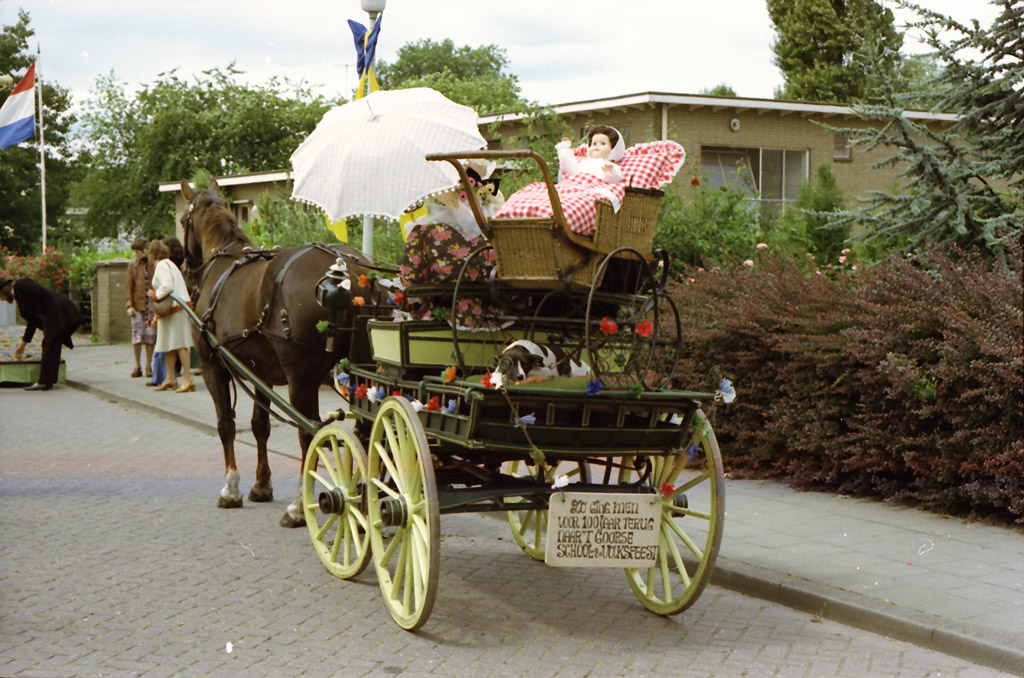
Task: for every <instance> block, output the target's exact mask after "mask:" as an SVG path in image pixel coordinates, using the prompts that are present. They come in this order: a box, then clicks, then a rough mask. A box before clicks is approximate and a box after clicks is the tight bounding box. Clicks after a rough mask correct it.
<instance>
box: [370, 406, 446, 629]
mask: <svg viewBox="0 0 1024 678" xmlns="http://www.w3.org/2000/svg"><path fill="white" fill-rule="evenodd" d="M367 477H368V478H369V482H368V484H367V490H366V501H367V507H368V514H369V515H368V517H369V524H370V545H371V547H372V549H373V564H374V566H375V567H376V569H377V581H378V582H379V583H380V590H381V592H382V593H383V594H384V602H385V604H386V605H387V608H388V612H390V613H391V616H392V617H393V618H394V620H395V621H396V622H398V625H399V626H401V627H402V628H403V629H406V630H408V631H412V630H414V629H417V628H419V627H420V626H422V625H423V624H424V623H425V622H426V621H427V618H428V617H429V616H430V611H431V610H432V609H433V607H434V596H435V595H436V594H437V578H438V561H439V559H440V549H439V541H440V520H439V518H438V506H437V486H436V485H435V483H434V466H433V459H432V457H431V455H430V449H429V447H428V445H427V437H426V435H425V434H424V432H423V425H422V424H421V423H420V420H419V417H418V416H417V415H416V411H415V410H414V409H413V408H412V405H410V404H409V402H408V401H407V400H405V399H404V398H397V397H391V398H388V399H387V400H385V401H384V403H383V405H381V407H380V410H378V411H377V417H376V419H375V420H374V422H373V429H372V431H371V432H370V444H369V461H368V464H367Z"/></svg>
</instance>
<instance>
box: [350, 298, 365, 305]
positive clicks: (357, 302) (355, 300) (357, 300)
mask: <svg viewBox="0 0 1024 678" xmlns="http://www.w3.org/2000/svg"><path fill="white" fill-rule="evenodd" d="M352 303H353V304H355V305H356V306H365V305H366V299H363V298H362V297H352Z"/></svg>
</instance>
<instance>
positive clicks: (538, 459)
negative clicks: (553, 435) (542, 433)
mask: <svg viewBox="0 0 1024 678" xmlns="http://www.w3.org/2000/svg"><path fill="white" fill-rule="evenodd" d="M530 459H532V460H533V463H534V464H537V465H543V464H544V459H545V457H544V450H542V449H540V448H539V447H535V448H533V449H532V450H530Z"/></svg>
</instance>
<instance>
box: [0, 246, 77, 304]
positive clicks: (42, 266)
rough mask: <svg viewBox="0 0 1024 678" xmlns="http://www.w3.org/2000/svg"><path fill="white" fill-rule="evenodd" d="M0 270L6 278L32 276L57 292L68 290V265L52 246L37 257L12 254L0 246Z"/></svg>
mask: <svg viewBox="0 0 1024 678" xmlns="http://www.w3.org/2000/svg"><path fill="white" fill-rule="evenodd" d="M0 270H2V271H3V275H4V277H6V278H13V279H15V280H17V279H18V278H32V279H33V280H35V281H36V282H37V283H39V284H40V285H45V286H46V287H49V288H51V289H55V290H57V291H58V292H64V293H66V292H67V291H68V284H69V274H70V272H71V271H70V266H68V264H67V262H66V261H65V260H64V257H63V256H62V255H61V253H60V252H58V251H57V250H55V249H53V248H50V249H48V250H46V252H44V253H43V255H42V256H38V257H29V256H21V255H17V254H12V253H11V252H10V251H9V250H8V249H7V248H6V247H3V248H0Z"/></svg>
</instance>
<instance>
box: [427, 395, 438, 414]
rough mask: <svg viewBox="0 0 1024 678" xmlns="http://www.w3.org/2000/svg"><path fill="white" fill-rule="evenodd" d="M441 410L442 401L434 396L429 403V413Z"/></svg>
mask: <svg viewBox="0 0 1024 678" xmlns="http://www.w3.org/2000/svg"><path fill="white" fill-rule="evenodd" d="M439 409H441V399H440V398H438V397H437V396H433V397H432V398H431V399H430V400H428V401H427V412H437V411H438V410H439Z"/></svg>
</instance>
